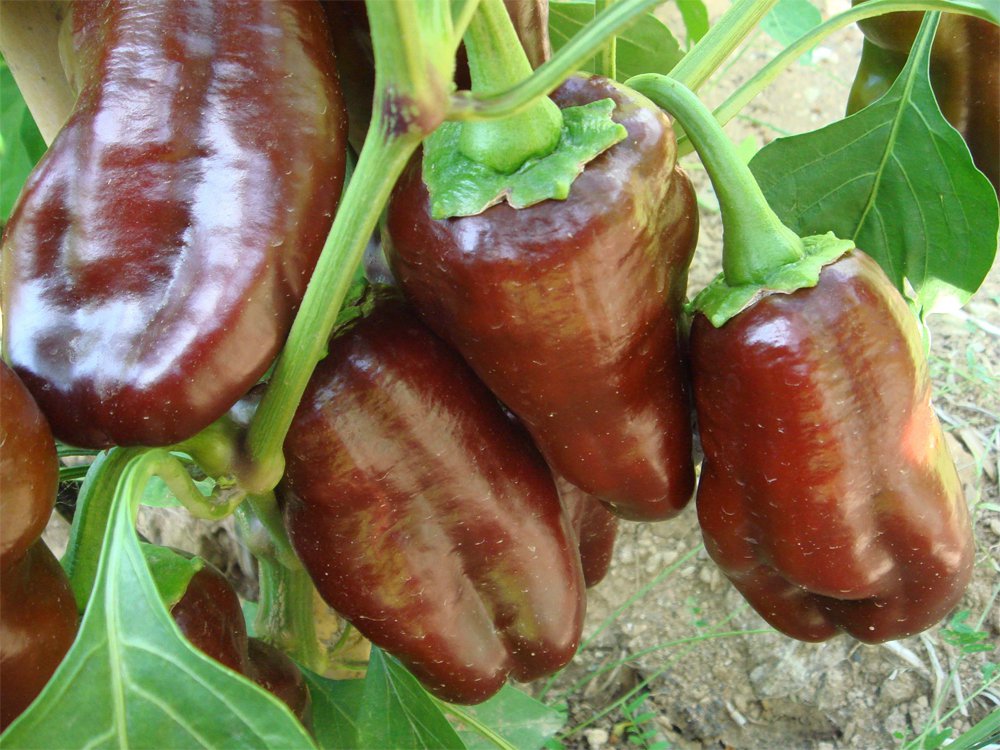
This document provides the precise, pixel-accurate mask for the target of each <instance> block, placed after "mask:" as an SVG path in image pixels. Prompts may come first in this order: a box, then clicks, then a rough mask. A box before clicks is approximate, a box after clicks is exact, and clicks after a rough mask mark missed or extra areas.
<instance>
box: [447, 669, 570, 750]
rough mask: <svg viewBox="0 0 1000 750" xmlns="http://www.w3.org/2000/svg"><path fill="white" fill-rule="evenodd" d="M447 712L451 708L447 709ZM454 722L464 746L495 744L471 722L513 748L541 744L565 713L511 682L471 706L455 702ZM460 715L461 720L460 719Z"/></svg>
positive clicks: (476, 748)
mask: <svg viewBox="0 0 1000 750" xmlns="http://www.w3.org/2000/svg"><path fill="white" fill-rule="evenodd" d="M448 710H449V712H451V709H448ZM454 710H455V716H456V718H455V721H454V723H455V725H456V727H457V728H458V734H459V736H461V738H462V740H463V741H464V742H465V746H466V747H467V748H468V750H493V749H494V748H495V747H496V744H495V743H494V742H493V741H492V740H491V739H489V738H488V737H487V736H486V733H484V732H483V731H481V730H479V729H476V728H474V726H473V723H475V724H478V725H479V726H481V727H486V728H487V729H488V732H487V733H488V734H495V735H497V736H499V737H501V738H502V739H504V740H506V741H507V742H508V743H509V744H510V745H512V746H513V747H517V748H541V747H543V746H544V745H545V743H546V742H547V741H548V740H549V739H550V738H551V737H553V736H554V735H555V734H556V732H558V731H559V730H560V729H562V727H563V725H564V724H565V723H566V715H565V714H564V713H561V712H560V711H557V710H556V709H554V708H552V707H551V706H546V705H545V704H544V703H540V702H538V701H536V700H535V699H534V698H532V697H531V696H530V695H527V694H526V693H523V692H521V691H520V690H518V689H517V688H515V687H512V686H511V685H504V687H503V689H502V690H501V691H500V692H499V693H497V694H496V695H494V696H493V697H492V698H490V699H489V700H488V701H484V702H483V703H480V704H478V705H475V706H456V707H454ZM463 717H464V720H463Z"/></svg>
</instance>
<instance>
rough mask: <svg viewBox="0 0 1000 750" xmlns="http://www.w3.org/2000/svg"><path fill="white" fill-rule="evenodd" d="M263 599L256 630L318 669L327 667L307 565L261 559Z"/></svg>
mask: <svg viewBox="0 0 1000 750" xmlns="http://www.w3.org/2000/svg"><path fill="white" fill-rule="evenodd" d="M258 563H259V568H258V569H259V573H260V576H259V577H260V600H259V607H258V609H257V619H256V620H255V621H254V630H255V631H256V634H257V637H259V638H263V639H264V640H265V641H267V642H268V643H270V644H272V645H273V646H276V647H277V648H279V649H281V650H282V651H284V652H285V653H286V654H288V655H289V656H291V657H292V658H293V659H295V661H297V662H298V663H299V664H302V665H304V666H306V667H308V668H309V669H311V670H312V671H314V672H319V673H322V672H324V671H325V670H326V658H325V653H324V650H323V648H322V646H321V645H320V642H319V640H318V639H317V637H316V625H315V621H314V620H313V609H312V603H313V591H314V590H315V589H314V588H313V583H312V580H311V579H310V578H309V574H308V573H306V571H305V570H304V569H303V568H301V567H300V568H297V569H294V570H293V569H291V568H286V567H285V566H284V565H282V564H281V563H279V562H277V560H273V559H269V558H266V557H262V558H259V559H258Z"/></svg>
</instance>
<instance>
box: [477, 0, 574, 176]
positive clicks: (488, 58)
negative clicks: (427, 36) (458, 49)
mask: <svg viewBox="0 0 1000 750" xmlns="http://www.w3.org/2000/svg"><path fill="white" fill-rule="evenodd" d="M465 48H466V50H467V52H468V54H469V72H470V74H471V77H472V91H473V92H474V93H475V94H481V95H485V96H489V95H490V94H494V93H497V92H498V91H502V90H503V89H504V88H505V87H507V86H508V85H510V83H511V82H512V81H514V82H517V81H523V80H525V79H526V78H528V77H529V76H530V75H531V72H532V71H531V63H530V62H528V56H527V55H526V54H525V52H524V49H523V48H522V47H521V42H520V40H518V38H517V32H515V30H514V24H513V23H511V20H510V16H509V15H508V14H507V9H506V7H505V6H504V4H503V0H481V1H480V3H479V11H478V12H477V13H476V14H475V15H474V16H473V17H472V22H471V23H470V24H469V29H468V31H467V32H466V34H465ZM561 134H562V113H561V112H560V110H559V107H558V106H556V104H555V102H553V101H552V100H551V99H549V98H547V97H544V96H542V97H538V98H537V99H535V100H534V101H533V102H531V103H530V104H529V105H528V106H527V107H525V108H524V109H522V110H521V111H519V112H516V113H515V114H512V115H509V116H507V117H503V118H498V119H494V120H476V121H472V122H466V123H462V125H461V134H460V136H459V141H458V147H459V150H460V151H461V152H462V153H463V154H464V155H465V156H467V157H468V158H470V159H472V160H473V161H475V162H478V163H480V164H485V165H486V166H488V167H490V168H491V169H493V170H495V171H497V172H501V173H504V174H513V173H514V172H516V171H517V169H518V168H519V167H520V166H521V165H522V164H524V162H526V161H527V160H528V159H531V158H540V157H543V156H546V155H548V154H550V153H552V150H553V149H554V148H555V147H556V145H557V144H558V143H559V137H560V135H561Z"/></svg>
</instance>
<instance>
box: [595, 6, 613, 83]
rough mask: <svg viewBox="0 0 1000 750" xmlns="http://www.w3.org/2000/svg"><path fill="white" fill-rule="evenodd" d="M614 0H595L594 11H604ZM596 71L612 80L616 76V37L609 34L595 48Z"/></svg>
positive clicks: (598, 13)
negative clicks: (598, 46) (597, 47)
mask: <svg viewBox="0 0 1000 750" xmlns="http://www.w3.org/2000/svg"><path fill="white" fill-rule="evenodd" d="M614 1H615V0H595V2H594V12H595V13H596V14H597V15H600V14H601V13H603V12H604V11H606V10H607V9H608V8H609V7H611V4H612V3H613V2H614ZM595 67H596V72H597V75H599V76H604V77H605V78H610V79H611V80H612V81H613V80H615V78H617V77H618V38H617V37H616V36H615V35H614V34H611V35H610V36H609V37H608V38H607V41H605V42H604V44H603V45H602V46H601V47H600V49H598V50H597V63H596V66H595Z"/></svg>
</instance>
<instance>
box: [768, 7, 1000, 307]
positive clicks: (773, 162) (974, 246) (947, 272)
mask: <svg viewBox="0 0 1000 750" xmlns="http://www.w3.org/2000/svg"><path fill="white" fill-rule="evenodd" d="M929 16H930V14H928V17H929ZM925 23H926V22H925ZM930 46H931V40H930V38H929V37H928V36H927V35H926V34H924V33H923V31H922V32H921V34H920V35H919V36H918V40H917V42H916V43H915V45H914V53H913V54H911V56H910V60H909V61H908V62H907V65H906V67H905V68H904V69H903V72H902V73H901V74H900V75H899V78H898V79H897V80H896V82H895V83H894V84H893V85H892V87H891V88H890V89H889V91H888V92H887V93H886V95H885V96H884V97H882V98H881V99H879V100H878V101H876V102H875V103H874V104H872V105H871V106H869V107H867V108H865V109H863V110H862V111H860V112H858V113H857V114H855V115H852V116H851V117H848V118H846V119H843V120H840V121H839V122H836V123H834V124H832V125H829V126H827V127H825V128H822V129H820V130H817V131H814V132H812V133H805V134H802V135H797V136H792V137H790V138H782V139H779V140H776V141H774V142H773V143H771V144H769V145H768V146H766V147H764V148H763V149H761V151H760V152H759V153H758V154H757V156H756V157H754V159H753V161H751V162H750V168H751V170H752V171H753V173H754V176H755V177H756V178H757V180H758V182H759V183H760V186H761V189H762V190H763V191H764V195H765V196H766V197H767V200H768V202H769V203H770V204H771V207H772V208H773V209H774V210H775V212H776V213H777V214H778V216H779V217H780V218H781V220H782V221H783V222H784V223H785V224H787V225H788V226H789V227H791V228H792V229H793V230H794V231H796V232H798V233H799V234H803V235H804V234H816V233H820V232H829V231H832V232H834V233H835V234H836V235H837V236H838V237H847V238H851V239H853V240H854V242H855V243H856V245H857V246H858V247H860V248H861V249H862V250H864V251H865V252H866V253H868V254H869V255H871V256H872V257H873V258H875V260H876V261H877V262H878V263H879V265H881V266H882V268H883V269H884V270H885V272H886V274H887V275H888V276H889V278H890V279H892V281H893V283H894V284H895V285H896V288H897V289H899V291H900V292H901V293H903V294H906V292H907V283H908V284H909V285H910V286H912V289H913V290H914V293H915V295H916V302H917V304H918V305H919V307H920V308H921V315H922V316H924V317H925V316H926V315H927V314H929V313H931V312H934V311H936V310H942V309H947V308H949V307H954V306H956V305H961V304H964V303H965V302H966V301H967V300H968V299H969V298H970V297H971V296H972V294H973V293H975V291H976V289H978V288H979V286H980V285H981V284H982V281H983V279H984V278H985V276H986V273H987V272H988V271H989V269H990V266H991V265H992V263H993V258H994V255H995V253H996V245H997V241H996V240H997V225H998V208H997V197H996V193H994V191H993V188H992V186H991V185H990V184H989V181H988V180H987V179H986V177H985V176H984V175H983V174H982V173H981V172H979V170H977V169H976V168H975V166H974V165H973V163H972V157H971V156H970V155H969V149H968V148H967V147H966V145H965V142H964V141H963V140H962V138H961V136H960V135H959V134H958V133H957V132H956V131H955V129H954V128H952V127H951V125H949V124H948V122H947V121H946V120H945V119H944V117H943V116H942V115H941V112H940V110H939V109H938V106H937V103H936V101H935V100H934V95H933V93H932V92H931V87H930V81H929V79H928V60H929V52H930Z"/></svg>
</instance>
